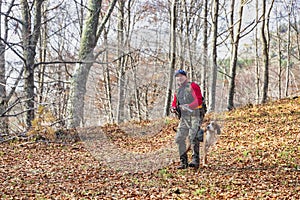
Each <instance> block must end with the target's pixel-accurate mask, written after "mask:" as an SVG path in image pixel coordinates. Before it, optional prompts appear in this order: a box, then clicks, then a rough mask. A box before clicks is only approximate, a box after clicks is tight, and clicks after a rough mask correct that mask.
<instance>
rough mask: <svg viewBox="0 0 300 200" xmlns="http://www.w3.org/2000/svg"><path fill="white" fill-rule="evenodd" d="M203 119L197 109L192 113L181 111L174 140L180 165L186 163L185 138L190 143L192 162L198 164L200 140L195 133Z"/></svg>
mask: <svg viewBox="0 0 300 200" xmlns="http://www.w3.org/2000/svg"><path fill="white" fill-rule="evenodd" d="M202 121H203V116H202V115H200V111H199V110H194V112H193V113H185V112H182V115H181V118H180V122H179V125H178V129H177V133H176V137H175V142H176V143H177V146H178V151H179V158H180V162H181V164H182V165H187V164H188V157H187V150H188V149H187V139H188V140H189V143H190V145H191V150H192V163H194V164H197V165H199V159H200V155H199V145H200V141H199V140H198V137H196V134H197V132H198V130H199V127H200V126H201V124H202Z"/></svg>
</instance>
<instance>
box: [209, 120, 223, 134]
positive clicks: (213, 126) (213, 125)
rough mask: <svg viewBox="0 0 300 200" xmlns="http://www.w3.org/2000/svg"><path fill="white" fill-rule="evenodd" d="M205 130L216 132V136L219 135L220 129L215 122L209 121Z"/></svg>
mask: <svg viewBox="0 0 300 200" xmlns="http://www.w3.org/2000/svg"><path fill="white" fill-rule="evenodd" d="M207 130H208V131H213V132H215V131H216V132H217V134H218V135H220V134H221V128H220V126H219V124H217V122H215V121H211V122H210V123H209V124H208V125H207Z"/></svg>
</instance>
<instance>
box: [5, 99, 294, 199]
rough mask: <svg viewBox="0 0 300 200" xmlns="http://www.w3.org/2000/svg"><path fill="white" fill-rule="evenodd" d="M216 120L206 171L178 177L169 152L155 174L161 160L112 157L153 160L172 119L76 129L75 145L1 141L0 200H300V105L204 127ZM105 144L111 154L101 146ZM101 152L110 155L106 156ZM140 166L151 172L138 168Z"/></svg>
mask: <svg viewBox="0 0 300 200" xmlns="http://www.w3.org/2000/svg"><path fill="white" fill-rule="evenodd" d="M220 116H221V117H220ZM216 117H218V122H219V123H220V124H221V126H222V133H221V135H220V138H219V139H218V141H217V143H216V144H215V145H214V146H213V148H212V149H211V151H210V152H209V156H208V166H203V165H201V166H200V168H199V169H198V170H194V169H191V168H188V169H184V170H177V169H176V167H177V165H178V164H179V163H178V158H177V155H176V152H173V150H172V149H171V148H170V152H172V155H173V154H175V155H173V156H171V157H172V159H170V160H168V163H167V162H166V163H167V164H165V166H163V165H161V164H160V163H161V162H160V163H159V164H157V166H154V167H153V165H155V162H156V161H157V162H158V161H159V160H160V159H159V158H157V157H153V155H151V156H149V157H147V158H145V157H142V160H137V161H136V162H137V163H136V164H137V165H138V164H141V167H144V168H136V169H134V166H136V165H134V164H133V163H134V161H131V162H130V163H129V162H128V160H127V158H126V159H125V157H126V155H123V156H125V157H122V156H120V157H118V156H116V155H115V154H116V153H118V151H121V150H123V152H124V151H125V152H131V153H132V154H130V156H132V155H134V152H139V153H140V154H147V153H149V152H154V153H155V152H160V150H161V149H168V148H169V146H170V145H175V144H174V143H172V141H173V140H174V135H175V131H174V129H176V126H177V123H178V121H177V120H176V119H175V118H170V119H165V120H164V123H157V122H156V123H155V122H143V123H137V122H136V123H127V124H124V125H119V126H117V125H107V126H104V127H93V128H90V129H85V130H78V131H79V132H81V133H80V134H82V133H83V132H85V133H88V134H83V135H81V139H82V141H80V142H76V143H58V142H46V141H39V142H35V141H26V142H25V141H11V142H3V143H1V144H0V197H1V199H300V98H293V99H283V100H278V101H274V102H269V103H266V104H264V105H249V106H247V107H244V108H239V109H236V110H233V111H230V112H225V113H222V114H221V115H219V116H216V115H215V116H210V115H207V116H206V121H205V123H207V122H208V121H209V120H210V118H213V119H215V118H216ZM133 130H134V131H133ZM100 132H101V134H100ZM133 132H134V133H138V135H135V134H132V133H133ZM144 135H145V136H144ZM95 141H96V142H95ZM97 141H99V143H97ZM108 141H109V142H110V143H113V144H114V146H113V148H109V147H107V146H106V143H107V142H108ZM166 146H168V148H165V147H166ZM175 149H176V148H175ZM103 151H107V152H108V151H109V152H108V155H106V154H105V153H103ZM147 155H148V154H147ZM157 155H158V156H160V155H161V156H162V157H165V156H166V155H167V156H169V154H167V153H158V154H157ZM130 156H129V157H130ZM110 158H111V159H112V162H110V161H109V159H110ZM118 158H119V160H118V162H117V159H118ZM130 158H131V157H130ZM165 158H166V157H165ZM122 159H124V160H123V161H122ZM145 159H148V161H149V162H150V164H149V166H148V165H143V163H142V162H143V160H145ZM139 162H141V163H139ZM114 163H115V165H114ZM118 163H121V165H120V164H118ZM151 163H152V164H151ZM153 163H154V164H153ZM163 163H164V162H163ZM122 165H123V166H124V168H122ZM126 166H127V168H126ZM128 166H129V168H128ZM150 166H151V167H152V168H151V167H150ZM131 168H132V169H134V170H133V171H130V169H131ZM138 169H143V170H140V171H139V170H138Z"/></svg>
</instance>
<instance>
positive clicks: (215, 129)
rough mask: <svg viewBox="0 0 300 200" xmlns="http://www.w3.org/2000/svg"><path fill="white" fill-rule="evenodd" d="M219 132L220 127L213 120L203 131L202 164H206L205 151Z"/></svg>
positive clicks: (212, 143) (206, 151)
mask: <svg viewBox="0 0 300 200" xmlns="http://www.w3.org/2000/svg"><path fill="white" fill-rule="evenodd" d="M220 134H221V128H220V126H219V124H218V123H217V122H215V121H211V122H210V123H209V124H208V125H207V127H206V131H204V136H203V165H204V166H206V165H207V153H208V150H209V148H210V147H211V146H212V145H214V143H215V142H216V139H217V138H216V137H217V135H220Z"/></svg>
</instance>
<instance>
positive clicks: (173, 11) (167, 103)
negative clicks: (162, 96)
mask: <svg viewBox="0 0 300 200" xmlns="http://www.w3.org/2000/svg"><path fill="white" fill-rule="evenodd" d="M178 2H179V1H178V0H173V1H172V6H171V20H170V40H171V42H170V44H171V46H170V68H169V82H168V86H167V91H166V101H165V109H164V116H167V115H169V114H170V102H171V98H172V86H173V79H174V70H175V63H176V23H177V5H178Z"/></svg>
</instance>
